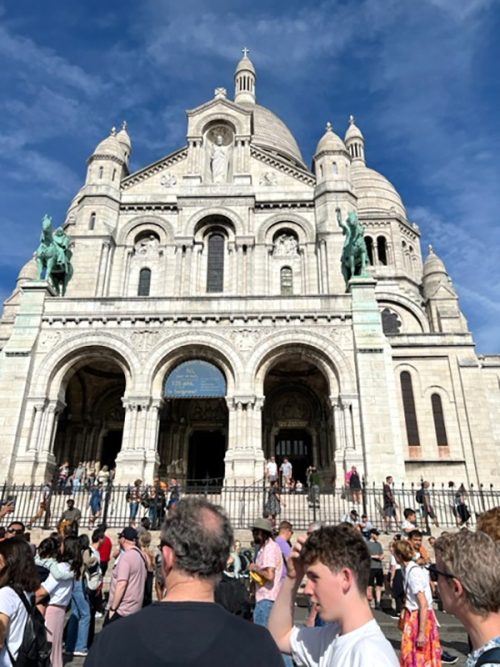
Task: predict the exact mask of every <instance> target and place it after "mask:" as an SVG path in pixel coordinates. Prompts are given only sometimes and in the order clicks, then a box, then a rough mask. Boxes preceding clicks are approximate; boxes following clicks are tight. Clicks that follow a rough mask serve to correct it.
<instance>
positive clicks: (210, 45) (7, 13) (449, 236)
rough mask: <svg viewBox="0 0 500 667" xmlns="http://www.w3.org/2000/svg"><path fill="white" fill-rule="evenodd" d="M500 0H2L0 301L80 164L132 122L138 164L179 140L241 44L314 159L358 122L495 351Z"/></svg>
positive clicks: (498, 342)
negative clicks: (330, 132)
mask: <svg viewBox="0 0 500 667" xmlns="http://www.w3.org/2000/svg"><path fill="white" fill-rule="evenodd" d="M498 34H500V0H419V2H415V1H414V0H343V1H340V0H330V1H327V2H317V3H310V5H309V6H308V5H306V4H305V3H304V2H303V1H301V2H298V1H295V0H287V2H274V3H269V2H268V1H266V2H263V1H261V0H254V1H253V2H251V3H250V2H245V3H242V2H240V1H239V0H231V1H229V0H214V1H211V2H205V3H203V2H201V1H200V0H184V1H183V2H174V1H173V0H171V1H169V0H141V2H131V1H130V0H122V1H121V2H119V3H118V2H116V1H110V2H107V3H103V2H97V1H96V0H86V1H85V2H80V3H76V2H74V3H61V2H57V1H54V0H46V1H45V2H43V3H41V2H35V1H34V0H33V1H29V0H27V1H25V2H18V3H16V5H14V3H13V2H11V3H3V4H1V3H0V91H1V93H0V170H1V175H2V178H1V180H0V195H1V196H0V201H1V208H0V224H1V227H0V229H1V231H2V239H3V243H2V252H1V254H0V299H2V300H3V298H5V297H6V296H7V295H8V294H9V293H10V291H11V290H12V288H13V286H14V284H15V279H16V276H17V273H18V271H19V269H20V267H21V266H22V264H23V263H24V262H25V261H26V260H27V259H28V258H29V257H30V255H31V253H32V252H33V250H34V249H35V248H36V246H37V243H38V236H39V229H40V220H41V218H42V216H43V214H44V213H45V212H48V213H50V214H51V215H53V217H54V219H55V221H56V223H60V222H62V220H63V219H64V216H65V212H66V209H67V207H68V205H69V202H70V201H71V198H72V197H73V196H74V194H75V193H76V191H77V190H78V189H79V187H80V186H81V184H82V182H83V179H84V177H85V169H86V160H87V158H88V156H89V155H90V154H91V152H92V151H93V149H94V147H95V146H96V144H97V143H98V142H99V141H100V140H101V139H102V138H103V137H104V136H106V135H107V134H108V133H109V130H110V128H111V126H113V125H119V124H120V122H121V121H122V120H123V119H124V118H125V119H127V121H128V123H129V131H130V134H131V137H132V142H133V154H132V165H131V167H132V169H133V170H135V169H138V168H140V167H142V166H145V165H146V164H148V163H150V162H153V161H156V160H158V159H160V158H161V157H163V156H164V155H167V154H168V153H170V152H172V151H173V150H175V149H177V148H179V147H181V146H182V145H184V140H185V130H186V119H185V113H184V112H185V110H186V109H189V108H193V107H195V106H197V105H198V104H201V103H202V102H204V101H206V100H208V99H210V98H211V97H212V96H213V91H214V88H215V87H217V86H224V87H226V88H227V89H228V92H230V94H231V95H232V91H233V72H234V67H235V65H236V63H237V61H238V60H239V58H240V56H241V51H240V49H241V47H242V46H248V47H249V48H250V49H251V58H252V60H253V62H254V64H255V66H256V69H257V76H258V79H257V96H258V101H259V102H260V103H261V104H263V105H264V106H267V107H269V108H270V109H272V110H273V111H275V112H276V113H277V114H278V115H279V116H281V117H282V118H283V120H284V121H285V122H286V123H287V124H288V126H289V127H290V129H291V131H292V132H293V133H294V135H295V137H296V138H297V141H298V143H299V145H300V147H301V150H302V153H303V156H304V158H305V160H306V162H307V163H308V164H310V162H311V158H312V155H313V152H314V148H315V146H316V143H317V141H318V139H319V138H320V136H321V135H322V133H323V131H324V127H325V123H326V121H328V120H330V121H332V123H333V125H334V128H335V129H336V130H337V131H338V132H339V134H341V135H343V133H344V131H345V129H346V126H347V118H348V116H349V114H350V113H353V114H354V115H355V117H356V120H357V124H358V125H359V126H360V127H361V129H362V130H363V133H364V135H365V141H366V155H367V161H368V163H369V165H370V166H371V167H373V168H375V169H377V170H378V171H380V172H382V173H383V174H384V175H385V176H387V177H388V178H389V179H390V180H391V181H392V182H393V183H394V184H395V186H396V187H397V189H398V190H399V192H400V193H401V195H402V197H403V200H404V202H405V204H406V206H407V209H408V212H409V215H410V218H411V219H412V220H413V221H414V222H417V223H418V224H419V225H420V228H421V232H422V247H423V249H426V248H427V245H428V244H429V243H431V244H432V245H433V246H434V248H435V250H436V252H438V254H439V255H440V256H441V257H442V258H443V259H444V261H445V263H446V265H447V268H448V271H449V273H450V275H451V277H452V278H453V281H454V283H455V285H456V287H457V289H458V292H459V295H460V299H461V305H462V309H463V311H464V312H465V315H466V317H467V318H468V321H469V325H470V328H471V329H472V331H473V333H474V335H475V339H476V341H477V345H478V350H479V352H481V353H493V352H500V334H499V333H498V331H499V324H500V299H499V288H498V286H499V285H500V258H499V255H500V253H499V248H500V159H499V154H500V127H499V117H500V116H499V111H498V108H499V103H500V77H499V76H498V67H499V63H500V45H499V42H500V40H498Z"/></svg>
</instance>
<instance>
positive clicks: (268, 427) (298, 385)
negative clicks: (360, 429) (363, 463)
mask: <svg viewBox="0 0 500 667" xmlns="http://www.w3.org/2000/svg"><path fill="white" fill-rule="evenodd" d="M264 394H265V397H266V400H265V403H264V414H263V436H262V442H263V448H264V456H265V457H266V459H267V458H269V457H270V456H275V457H276V461H277V463H278V465H280V464H281V463H282V462H283V459H284V458H285V457H286V458H288V460H289V461H290V462H291V463H292V466H293V477H294V479H295V480H300V481H301V482H302V483H304V482H305V481H306V471H307V468H308V467H309V466H311V465H315V466H316V467H317V468H318V470H320V471H321V472H322V476H323V477H324V478H325V481H330V478H331V477H332V476H333V475H334V451H335V433H334V425H333V419H332V414H331V408H330V405H329V398H328V397H329V394H330V392H329V388H328V381H327V379H326V377H325V376H324V374H323V372H322V371H321V370H320V368H318V366H317V365H316V364H315V363H314V362H313V361H309V360H308V359H307V358H306V357H305V355H304V354H303V353H300V352H297V353H294V352H293V351H290V353H289V354H287V355H286V356H281V357H280V358H279V359H278V360H277V361H276V363H275V364H273V365H271V366H270V368H269V369H268V370H267V374H266V377H265V380H264Z"/></svg>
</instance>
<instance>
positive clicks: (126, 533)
mask: <svg viewBox="0 0 500 667" xmlns="http://www.w3.org/2000/svg"><path fill="white" fill-rule="evenodd" d="M118 537H123V539H124V540H129V541H130V542H134V541H135V540H136V539H137V537H138V533H137V531H136V529H135V528H132V527H131V526H127V527H126V528H124V529H123V530H122V531H121V533H118Z"/></svg>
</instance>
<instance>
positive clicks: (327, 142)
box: [315, 123, 347, 155]
mask: <svg viewBox="0 0 500 667" xmlns="http://www.w3.org/2000/svg"><path fill="white" fill-rule="evenodd" d="M324 151H336V152H338V151H343V152H347V149H346V147H345V144H344V142H343V141H342V139H341V138H340V137H339V136H338V135H337V134H335V132H334V131H333V127H332V124H331V123H327V124H326V131H325V134H324V135H323V136H322V137H321V139H320V140H319V142H318V146H317V147H316V153H315V155H319V154H320V153H323V152H324Z"/></svg>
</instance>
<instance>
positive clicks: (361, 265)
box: [336, 208, 369, 285]
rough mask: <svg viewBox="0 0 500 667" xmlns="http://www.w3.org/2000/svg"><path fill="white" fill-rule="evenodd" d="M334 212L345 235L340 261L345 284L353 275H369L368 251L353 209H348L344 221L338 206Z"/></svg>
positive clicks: (362, 231)
mask: <svg viewBox="0 0 500 667" xmlns="http://www.w3.org/2000/svg"><path fill="white" fill-rule="evenodd" d="M336 213H337V221H338V223H339V225H340V227H341V229H342V233H343V234H344V236H345V241H344V247H343V249H342V258H341V260H340V262H341V266H342V275H343V276H344V280H345V284H346V285H348V284H349V280H350V279H351V278H354V277H355V276H359V277H361V278H367V277H368V275H369V274H368V272H367V270H366V267H367V266H368V252H367V250H366V243H365V229H364V227H363V225H362V224H361V223H360V222H359V220H358V216H357V214H356V212H355V211H349V213H348V214H347V220H346V222H345V223H344V222H342V217H341V214H340V209H339V208H337V209H336Z"/></svg>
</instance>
